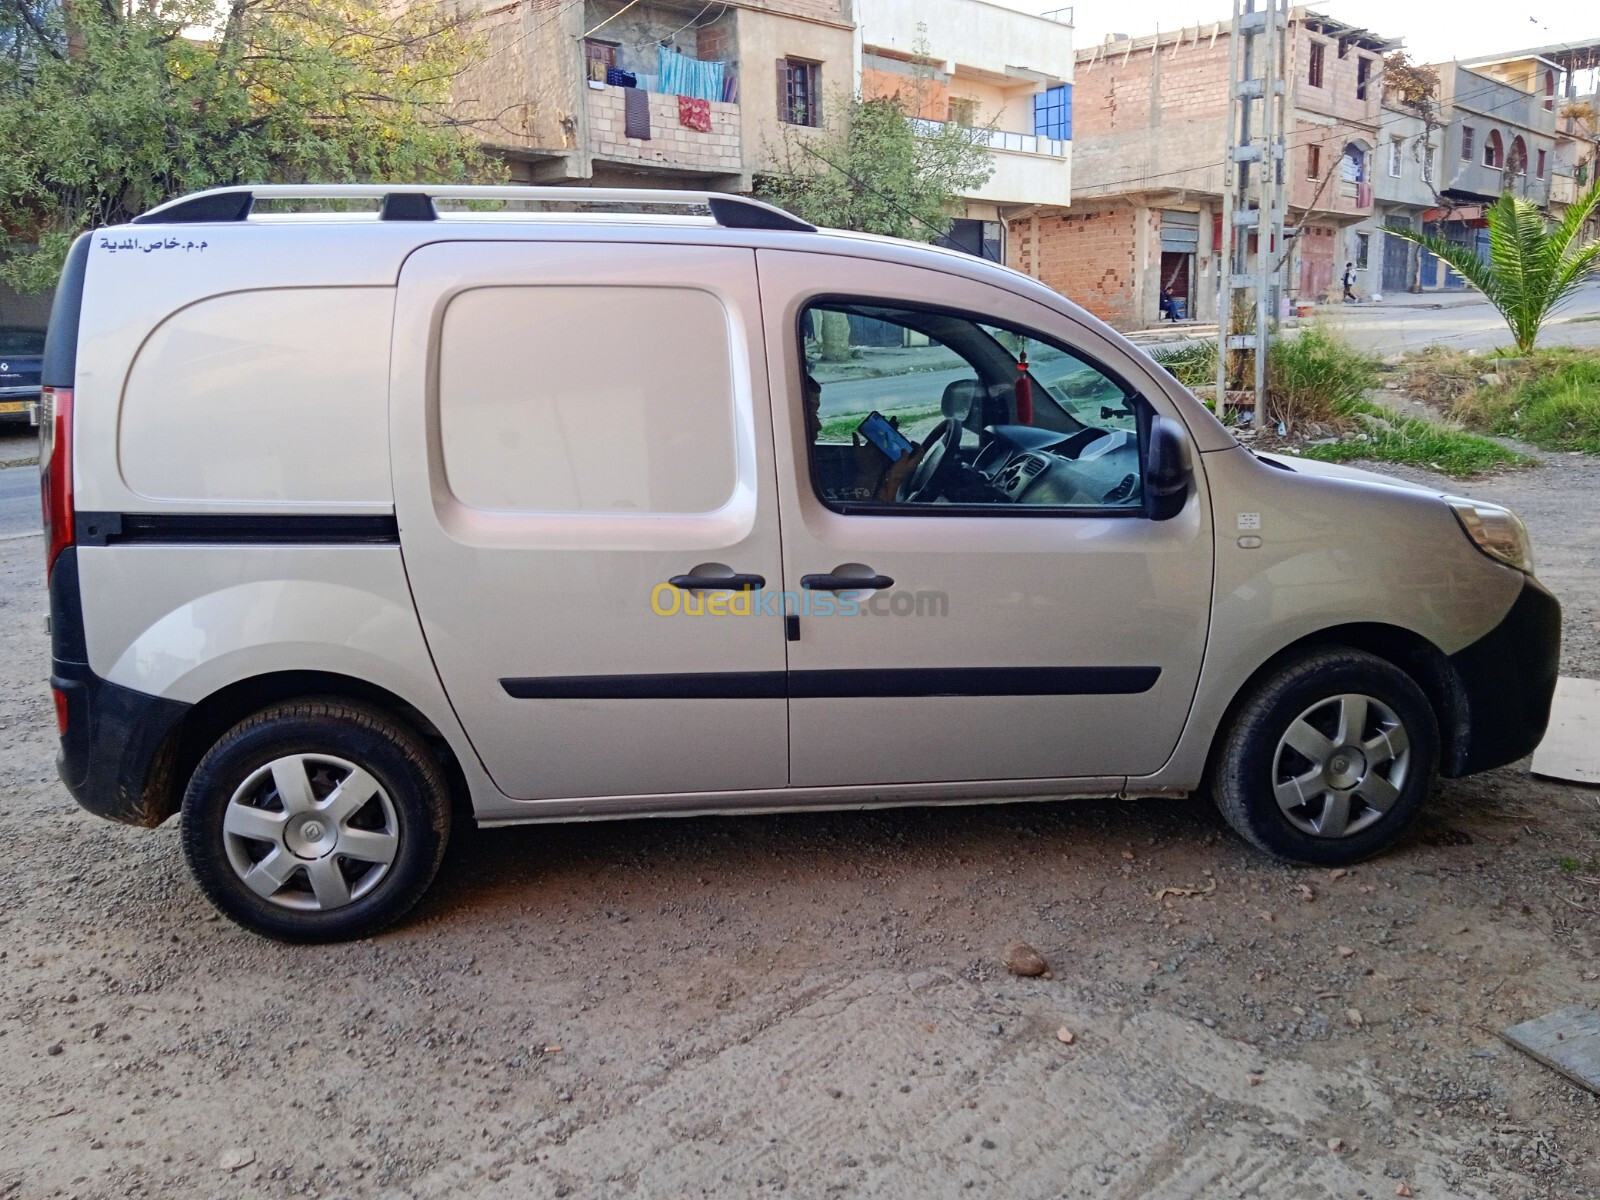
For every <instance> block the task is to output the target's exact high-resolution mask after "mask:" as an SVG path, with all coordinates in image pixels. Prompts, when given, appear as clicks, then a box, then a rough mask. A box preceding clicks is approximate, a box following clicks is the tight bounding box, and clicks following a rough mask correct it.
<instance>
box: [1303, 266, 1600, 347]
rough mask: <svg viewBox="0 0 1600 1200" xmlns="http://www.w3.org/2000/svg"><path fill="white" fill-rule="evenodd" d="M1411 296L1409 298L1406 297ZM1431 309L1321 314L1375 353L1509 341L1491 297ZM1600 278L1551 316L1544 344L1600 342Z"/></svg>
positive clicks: (1362, 309) (1542, 336)
mask: <svg viewBox="0 0 1600 1200" xmlns="http://www.w3.org/2000/svg"><path fill="white" fill-rule="evenodd" d="M1408 299H1410V298H1409V297H1408ZM1454 300H1455V298H1454V297H1451V298H1450V299H1449V300H1444V301H1442V302H1443V303H1445V304H1447V305H1448V307H1443V308H1437V309H1431V308H1425V307H1414V306H1405V307H1402V306H1400V305H1393V306H1375V307H1371V308H1367V307H1351V308H1348V309H1345V310H1343V311H1339V310H1335V311H1334V312H1331V313H1329V314H1327V315H1326V316H1325V317H1323V320H1324V321H1326V322H1327V323H1328V325H1329V326H1331V327H1332V328H1334V329H1336V330H1338V331H1339V333H1340V334H1342V335H1343V336H1344V337H1345V338H1347V339H1348V340H1349V341H1351V342H1352V343H1354V344H1355V345H1356V346H1357V347H1359V348H1360V349H1362V350H1370V351H1372V352H1373V353H1375V354H1400V353H1403V352H1405V351H1409V350H1421V349H1423V348H1424V347H1427V346H1433V345H1443V346H1449V347H1451V348H1452V349H1456V350H1492V349H1494V348H1495V347H1497V346H1509V345H1510V344H1511V334H1510V332H1509V331H1508V330H1507V329H1506V323H1505V321H1504V319H1503V318H1502V317H1501V316H1500V314H1499V313H1497V312H1496V311H1495V310H1494V309H1493V308H1492V307H1491V306H1490V305H1489V303H1488V302H1487V301H1484V300H1478V301H1477V302H1475V303H1468V304H1459V303H1454ZM1586 317H1600V281H1595V282H1593V283H1590V284H1588V285H1587V286H1586V287H1584V288H1582V289H1581V290H1580V291H1579V292H1578V294H1577V295H1576V296H1574V297H1573V298H1572V300H1571V301H1570V302H1569V303H1568V304H1566V305H1564V306H1563V307H1562V308H1561V309H1560V310H1559V311H1558V312H1557V314H1556V315H1555V316H1554V317H1553V318H1551V322H1550V323H1549V324H1547V325H1546V326H1545V328H1544V330H1543V331H1542V332H1541V333H1540V336H1539V344H1540V345H1541V346H1583V347H1589V348H1596V347H1600V320H1585V319H1583V318H1586Z"/></svg>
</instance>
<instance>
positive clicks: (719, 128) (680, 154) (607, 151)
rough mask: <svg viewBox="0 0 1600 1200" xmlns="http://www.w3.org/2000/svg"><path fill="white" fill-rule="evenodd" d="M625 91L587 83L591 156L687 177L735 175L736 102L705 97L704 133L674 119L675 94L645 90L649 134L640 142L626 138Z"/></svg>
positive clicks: (739, 167)
mask: <svg viewBox="0 0 1600 1200" xmlns="http://www.w3.org/2000/svg"><path fill="white" fill-rule="evenodd" d="M627 91H628V89H626V88H620V87H600V88H596V87H594V86H593V85H592V84H591V85H590V88H589V93H588V104H589V152H590V153H591V154H592V155H593V156H594V157H595V158H596V159H597V160H602V161H607V162H612V163H617V164H620V165H625V166H637V167H646V168H650V169H653V170H658V171H670V172H674V173H682V174H687V175H738V174H740V173H741V172H742V171H743V170H744V156H743V153H742V149H741V146H740V140H741V139H740V133H739V106H738V105H737V104H731V103H728V102H726V101H722V100H709V101H705V102H704V103H705V104H706V105H707V106H708V107H709V109H710V117H711V120H710V124H711V129H710V131H709V132H706V131H704V130H699V129H692V128H690V127H689V126H687V125H685V124H684V123H683V122H682V121H681V120H680V119H679V108H678V97H677V96H675V95H667V94H666V93H663V92H647V93H645V94H646V96H647V97H648V99H649V106H650V137H649V139H648V140H644V139H641V138H630V137H628V136H627V132H626V130H627V112H626V108H625V106H626V103H627V101H626V93H627Z"/></svg>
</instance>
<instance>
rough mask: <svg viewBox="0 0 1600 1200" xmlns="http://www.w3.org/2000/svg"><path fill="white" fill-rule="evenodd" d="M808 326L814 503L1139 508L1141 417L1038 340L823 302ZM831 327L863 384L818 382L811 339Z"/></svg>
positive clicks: (928, 315)
mask: <svg viewBox="0 0 1600 1200" xmlns="http://www.w3.org/2000/svg"><path fill="white" fill-rule="evenodd" d="M813 316H815V317H816V318H817V319H816V320H808V321H805V322H803V325H802V328H803V330H805V331H807V333H808V336H807V339H806V340H807V346H806V349H807V372H808V375H807V379H806V381H805V382H806V392H807V397H808V399H807V403H808V405H815V406H816V407H817V408H818V409H819V412H818V413H817V414H816V415H815V416H814V417H812V419H811V420H810V424H809V429H810V434H811V437H810V440H811V443H812V447H811V450H812V470H813V477H814V480H815V482H816V486H817V489H818V491H819V494H820V495H821V496H822V498H823V499H824V500H825V501H828V502H830V503H831V504H834V505H836V506H840V507H851V506H859V505H863V504H865V505H869V506H872V507H875V508H876V507H878V506H882V505H891V506H895V507H899V506H908V505H947V506H949V505H954V506H961V507H962V508H966V507H967V506H981V507H982V508H983V509H984V510H986V511H993V506H1012V505H1026V506H1047V507H1054V508H1060V507H1069V508H1073V509H1084V508H1089V509H1113V510H1125V509H1138V508H1139V506H1140V504H1141V501H1142V495H1141V470H1140V461H1141V460H1140V441H1141V439H1140V431H1141V428H1143V420H1142V417H1143V413H1144V411H1145V405H1144V402H1143V401H1142V400H1141V399H1140V397H1139V396H1138V394H1137V393H1136V392H1134V391H1133V390H1132V389H1130V388H1128V387H1127V386H1126V385H1124V384H1122V383H1121V382H1120V381H1118V380H1116V379H1115V378H1114V377H1112V376H1111V375H1109V374H1108V373H1106V372H1104V371H1103V370H1101V369H1099V368H1098V367H1096V366H1094V365H1092V364H1090V363H1088V362H1086V361H1085V360H1084V359H1082V358H1081V357H1079V356H1077V355H1074V354H1072V353H1071V352H1070V351H1067V350H1065V349H1063V348H1061V347H1059V346H1057V345H1055V344H1054V343H1050V342H1046V341H1044V340H1042V339H1040V338H1039V337H1037V335H1034V334H1031V333H1024V332H1021V331H1016V330H1010V329H1005V328H1002V327H999V326H996V325H992V324H988V323H984V322H979V321H976V320H974V319H972V318H969V317H965V316H961V315H957V314H952V313H949V312H945V311H940V310H935V309H919V308H910V307H900V306H894V307H889V306H880V305H874V304H864V303H837V302H835V303H828V304H823V305H815V306H813V307H812V308H811V309H809V310H808V311H807V314H806V317H807V318H812V317H813ZM841 318H843V319H845V320H848V321H849V322H850V328H851V350H850V352H851V355H852V365H854V363H856V362H859V363H860V364H861V368H860V371H861V373H860V374H857V375H856V376H855V377H854V378H852V377H850V376H849V375H846V376H845V377H843V378H828V377H826V376H825V375H822V376H819V373H825V372H826V371H827V369H828V364H827V363H826V362H825V361H823V360H822V356H821V353H820V349H819V345H820V342H821V340H822V339H821V336H820V334H819V335H818V336H817V337H816V338H813V337H811V336H809V333H810V332H811V331H815V330H819V329H820V327H821V324H822V322H823V321H826V320H829V319H831V320H833V321H834V322H835V323H836V324H837V323H838V322H839V321H840V320H841ZM858 339H859V340H862V341H868V342H874V343H876V346H871V345H869V346H859V345H857V342H858ZM896 341H898V342H899V343H900V345H899V346H896V345H895V344H894V343H895V342H896ZM952 376H954V377H952ZM830 392H832V393H833V396H831V397H830ZM935 405H936V407H935ZM865 406H870V407H868V408H867V411H866V412H864V413H862V414H860V416H859V420H857V415H858V414H857V412H856V411H852V410H853V409H855V410H859V409H861V408H863V407H865ZM930 422H931V426H930ZM846 431H847V432H848V441H846V440H845V438H844V436H843V434H844V433H845V432H846Z"/></svg>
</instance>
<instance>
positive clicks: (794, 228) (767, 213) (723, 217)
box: [706, 196, 817, 233]
mask: <svg viewBox="0 0 1600 1200" xmlns="http://www.w3.org/2000/svg"><path fill="white" fill-rule="evenodd" d="M706 206H707V207H708V208H710V209H711V216H712V219H713V220H715V221H716V223H717V224H718V225H721V226H722V227H723V228H724V229H782V230H787V231H789V232H791V233H815V232H816V231H817V227H816V226H815V225H811V224H809V223H807V222H805V221H802V220H801V219H800V218H799V217H793V216H790V215H789V214H788V213H784V212H774V211H773V210H772V209H770V208H767V207H765V206H764V205H760V204H750V203H748V202H746V201H744V200H740V199H739V198H738V197H736V196H712V197H711V198H710V199H708V200H707V201H706Z"/></svg>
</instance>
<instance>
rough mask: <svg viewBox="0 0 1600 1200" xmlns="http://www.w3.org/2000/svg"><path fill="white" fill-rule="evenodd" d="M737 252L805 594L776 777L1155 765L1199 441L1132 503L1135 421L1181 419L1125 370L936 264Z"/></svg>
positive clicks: (1193, 507) (1177, 631)
mask: <svg viewBox="0 0 1600 1200" xmlns="http://www.w3.org/2000/svg"><path fill="white" fill-rule="evenodd" d="M758 264H759V269H760V273H761V288H762V299H763V313H764V316H765V320H766V326H767V355H768V359H769V361H770V362H771V363H772V364H773V393H774V403H775V414H776V420H775V428H776V439H777V464H778V487H779V502H780V507H781V510H782V517H783V554H784V566H785V573H786V577H787V578H788V579H789V580H790V586H791V588H796V589H797V590H798V592H799V593H800V594H801V596H802V597H803V599H802V608H801V613H800V620H799V631H798V633H799V636H798V640H795V641H791V642H790V644H789V664H790V677H789V693H790V702H789V712H790V726H789V729H790V764H791V768H790V770H791V782H792V783H793V784H794V785H795V786H828V785H841V786H861V785H870V784H903V783H904V784H910V783H932V782H953V783H954V782H960V781H983V780H995V781H1003V780H1039V779H1046V780H1063V781H1070V780H1077V781H1079V782H1080V785H1082V786H1079V787H1077V788H1073V787H1066V786H1064V787H1063V790H1064V791H1070V790H1085V788H1086V787H1087V784H1084V783H1083V781H1085V780H1092V782H1093V787H1094V789H1096V790H1099V789H1106V788H1110V789H1115V788H1117V787H1120V786H1121V784H1122V782H1123V777H1126V776H1129V775H1142V774H1146V773H1149V772H1153V771H1155V770H1156V769H1157V768H1159V767H1160V766H1161V765H1162V764H1163V763H1164V762H1165V761H1166V760H1167V758H1168V757H1169V756H1170V755H1171V753H1172V751H1173V749H1174V748H1175V746H1176V745H1177V741H1178V736H1179V734H1180V732H1181V731H1182V729H1183V726H1184V723H1185V721H1186V719H1187V717H1188V714H1189V710H1190V706H1191V704H1192V702H1193V699H1194V693H1195V687H1196V683H1197V680H1198V677H1199V671H1200V664H1201V661H1202V658H1203V656H1204V652H1205V644H1206V634H1207V627H1208V621H1209V615H1210V593H1211V575H1212V556H1213V548H1212V522H1211V511H1210V503H1209V498H1208V496H1207V494H1206V491H1205V481H1204V474H1203V470H1202V468H1201V466H1200V456H1199V455H1198V454H1190V455H1188V458H1189V460H1190V461H1191V464H1192V465H1191V468H1190V478H1189V479H1188V481H1187V484H1186V488H1187V490H1186V492H1185V493H1184V494H1182V495H1177V494H1176V493H1174V496H1175V497H1176V500H1177V505H1172V506H1168V507H1165V508H1164V507H1163V504H1164V503H1165V502H1164V501H1163V502H1162V503H1156V502H1155V496H1156V493H1157V492H1160V491H1162V485H1159V484H1157V483H1155V482H1153V481H1155V480H1156V479H1157V478H1158V477H1159V478H1162V479H1164V478H1166V476H1165V475H1164V474H1163V473H1162V472H1155V471H1153V469H1152V466H1151V462H1152V457H1153V456H1152V454H1151V452H1150V449H1149V446H1150V438H1151V436H1152V430H1158V429H1159V430H1160V431H1161V432H1162V434H1163V436H1164V437H1166V436H1170V437H1172V438H1175V439H1178V440H1177V441H1175V442H1165V441H1163V442H1162V443H1161V444H1162V445H1164V446H1168V447H1169V448H1170V447H1171V446H1172V445H1177V446H1179V447H1180V448H1181V446H1182V445H1183V442H1182V439H1183V438H1184V437H1185V436H1186V435H1185V434H1184V433H1183V432H1182V431H1183V426H1182V425H1181V421H1180V419H1179V417H1178V415H1177V414H1176V412H1175V411H1174V409H1173V406H1172V404H1171V402H1170V400H1168V399H1167V398H1166V397H1165V396H1163V395H1162V394H1161V392H1160V389H1159V388H1157V387H1154V386H1152V382H1151V381H1150V379H1149V377H1148V376H1146V375H1145V374H1144V372H1145V371H1146V370H1147V369H1148V368H1147V367H1146V366H1144V365H1143V364H1142V363H1140V362H1139V361H1138V360H1137V359H1136V358H1135V357H1134V356H1132V355H1130V354H1128V353H1127V352H1126V351H1124V350H1123V349H1121V348H1120V347H1119V346H1118V345H1117V344H1116V343H1115V342H1114V341H1113V340H1112V339H1110V338H1106V337H1104V336H1102V335H1101V334H1099V333H1098V332H1096V331H1095V330H1094V329H1093V328H1092V327H1090V326H1089V325H1087V324H1085V323H1082V322H1079V321H1077V320H1074V319H1073V318H1071V317H1069V316H1067V315H1066V314H1064V313H1062V312H1060V311H1058V310H1056V309H1054V308H1052V307H1050V306H1048V305H1046V304H1044V303H1041V302H1039V301H1036V300H1032V299H1029V298H1028V297H1027V296H1026V295H1024V294H1022V293H1021V292H1020V291H1018V292H1013V291H1010V290H1008V289H1005V288H1003V287H999V286H995V285H992V284H988V283H984V282H979V281H977V280H973V279H970V278H967V277H964V276H961V275H958V274H955V273H945V272H941V271H937V270H930V269H926V268H921V267H912V266H909V265H903V264H892V263H885V262H882V261H875V260H872V259H868V258H855V257H849V256H845V255H840V254H823V253H815V254H811V253H797V252H791V251H775V250H774V251H768V250H762V251H760V252H759V254H758ZM1168 422H1170V424H1168ZM1179 505H1181V507H1178V506H1179Z"/></svg>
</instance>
